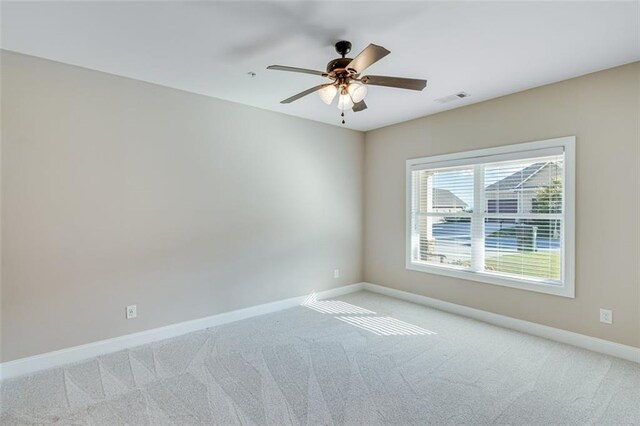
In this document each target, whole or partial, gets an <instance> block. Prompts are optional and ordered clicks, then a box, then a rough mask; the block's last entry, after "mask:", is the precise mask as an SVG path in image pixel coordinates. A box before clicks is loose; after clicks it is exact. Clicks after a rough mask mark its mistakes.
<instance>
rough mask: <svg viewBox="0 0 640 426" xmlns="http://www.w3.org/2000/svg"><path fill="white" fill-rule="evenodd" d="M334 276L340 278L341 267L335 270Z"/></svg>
mask: <svg viewBox="0 0 640 426" xmlns="http://www.w3.org/2000/svg"><path fill="white" fill-rule="evenodd" d="M333 278H340V269H334V270H333Z"/></svg>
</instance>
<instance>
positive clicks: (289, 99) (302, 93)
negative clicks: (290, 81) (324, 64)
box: [280, 83, 333, 104]
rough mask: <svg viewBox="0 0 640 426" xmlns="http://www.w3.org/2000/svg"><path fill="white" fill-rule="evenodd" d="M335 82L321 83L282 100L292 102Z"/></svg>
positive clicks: (283, 102)
mask: <svg viewBox="0 0 640 426" xmlns="http://www.w3.org/2000/svg"><path fill="white" fill-rule="evenodd" d="M332 84H333V83H327V84H321V85H319V86H316V87H312V88H311V89H307V90H305V91H304V92H300V93H298V94H297V95H293V96H291V97H290V98H287V99H285V100H284V101H280V103H281V104H290V103H291V102H293V101H297V100H298V99H300V98H302V97H304V96H307V95H309V94H311V93H313V92H317V91H318V90H320V89H322V88H323V87H326V86H331V85H332Z"/></svg>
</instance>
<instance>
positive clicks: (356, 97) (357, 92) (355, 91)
mask: <svg viewBox="0 0 640 426" xmlns="http://www.w3.org/2000/svg"><path fill="white" fill-rule="evenodd" d="M347 90H348V92H349V95H351V99H352V100H353V102H354V103H358V102H360V101H362V100H363V99H364V97H365V96H367V86H365V85H364V84H360V83H351V84H349V88H348V89H347Z"/></svg>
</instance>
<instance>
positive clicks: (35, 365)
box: [0, 283, 364, 380]
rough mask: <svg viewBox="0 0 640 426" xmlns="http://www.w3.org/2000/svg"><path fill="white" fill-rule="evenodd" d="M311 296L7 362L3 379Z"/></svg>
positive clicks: (337, 291) (340, 291)
mask: <svg viewBox="0 0 640 426" xmlns="http://www.w3.org/2000/svg"><path fill="white" fill-rule="evenodd" d="M363 288H364V283H356V284H351V285H346V286H343V287H338V288H332V289H329V290H324V291H320V292H317V293H313V294H315V296H316V298H317V299H326V298H330V297H337V296H342V295H345V294H348V293H353V292H356V291H359V290H362V289H363ZM308 298H309V295H306V296H299V297H292V298H290V299H284V300H278V301H275V302H271V303H265V304H263V305H257V306H251V307H249V308H244V309H238V310H235V311H230V312H225V313H222V314H217V315H212V316H210V317H206V318H200V319H196V320H192V321H185V322H181V323H178V324H172V325H168V326H165V327H159V328H154V329H151V330H145V331H141V332H139V333H133V334H127V335H124V336H118V337H114V338H112V339H106V340H100V341H97V342H92V343H88V344H85V345H80V346H73V347H71V348H66V349H61V350H58V351H53V352H47V353H44V354H39V355H34V356H30V357H27V358H21V359H17V360H14V361H9V362H5V363H2V364H0V380H5V379H10V378H13V377H18V376H22V375H25V374H30V373H34V372H37V371H41V370H47V369H49V368H54V367H59V366H61V365H65V364H69V363H73V362H77V361H82V360H84V359H87V358H92V357H94V356H98V355H104V354H108V353H112V352H117V351H120V350H123V349H128V348H132V347H135V346H140V345H144V344H147V343H151V342H156V341H159V340H164V339H168V338H171V337H176V336H181V335H183V334H187V333H191V332H194V331H199V330H204V329H206V328H209V327H214V326H217V325H221V324H227V323H230V322H234V321H240V320H243V319H246V318H252V317H256V316H259V315H264V314H269V313H272V312H277V311H281V310H283V309H288V308H293V307H295V306H299V305H301V304H302V303H304V302H305V301H306V300H307V299H308Z"/></svg>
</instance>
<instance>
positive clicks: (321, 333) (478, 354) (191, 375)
mask: <svg viewBox="0 0 640 426" xmlns="http://www.w3.org/2000/svg"><path fill="white" fill-rule="evenodd" d="M1 391H2V407H1V411H0V412H1V417H0V421H1V423H2V424H3V425H14V424H20V425H22V424H49V423H54V424H74V425H119V424H123V425H124V424H128V425H168V424H179V425H190V424H225V425H226V424H260V425H262V424H269V425H284V424H295V425H298V424H299V425H306V424H310V425H329V424H334V425H342V424H349V425H377V424H403V425H404V424H491V423H497V424H527V425H530V424H544V425H548V424H640V366H639V365H638V364H634V363H631V362H627V361H624V360H621V359H617V358H612V357H609V356H605V355H600V354H597V353H593V352H589V351H586V350H582V349H578V348H575V347H572V346H568V345H564V344H560V343H555V342H552V341H549V340H545V339H541V338H537V337H533V336H530V335H527V334H523V333H518V332H515V331H510V330H506V329H503V328H499V327H495V326H492V325H489V324H485V323H482V322H479V321H475V320H471V319H468V318H464V317H460V316H457V315H452V314H448V313H445V312H441V311H437V310H434V309H430V308H426V307H423V306H419V305H414V304H411V303H407V302H403V301H400V300H396V299H393V298H389V297H385V296H380V295H377V294H373V293H369V292H358V293H353V294H350V295H346V296H343V297H340V298H339V300H334V301H316V300H313V299H310V300H309V302H308V304H307V305H306V306H300V307H296V308H292V309H288V310H285V311H281V312H278V313H274V314H270V315H264V316H260V317H256V318H252V319H248V320H244V321H239V322H235V323H232V324H227V325H224V326H219V327H215V328H211V329H208V330H206V331H202V332H196V333H191V334H188V335H185V336H182V337H179V338H175V339H170V340H165V341H162V342H157V343H154V344H149V345H144V346H140V347H137V348H134V349H131V350H127V351H121V352H117V353H114V354H110V355H106V356H101V357H97V358H93V359H90V360H88V361H84V362H81V363H78V364H73V365H69V366H66V367H64V368H57V369H53V370H49V371H45V372H41V373H38V374H34V375H31V376H27V377H22V378H17V379H13V380H9V381H5V382H4V383H3V384H2V386H1Z"/></svg>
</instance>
